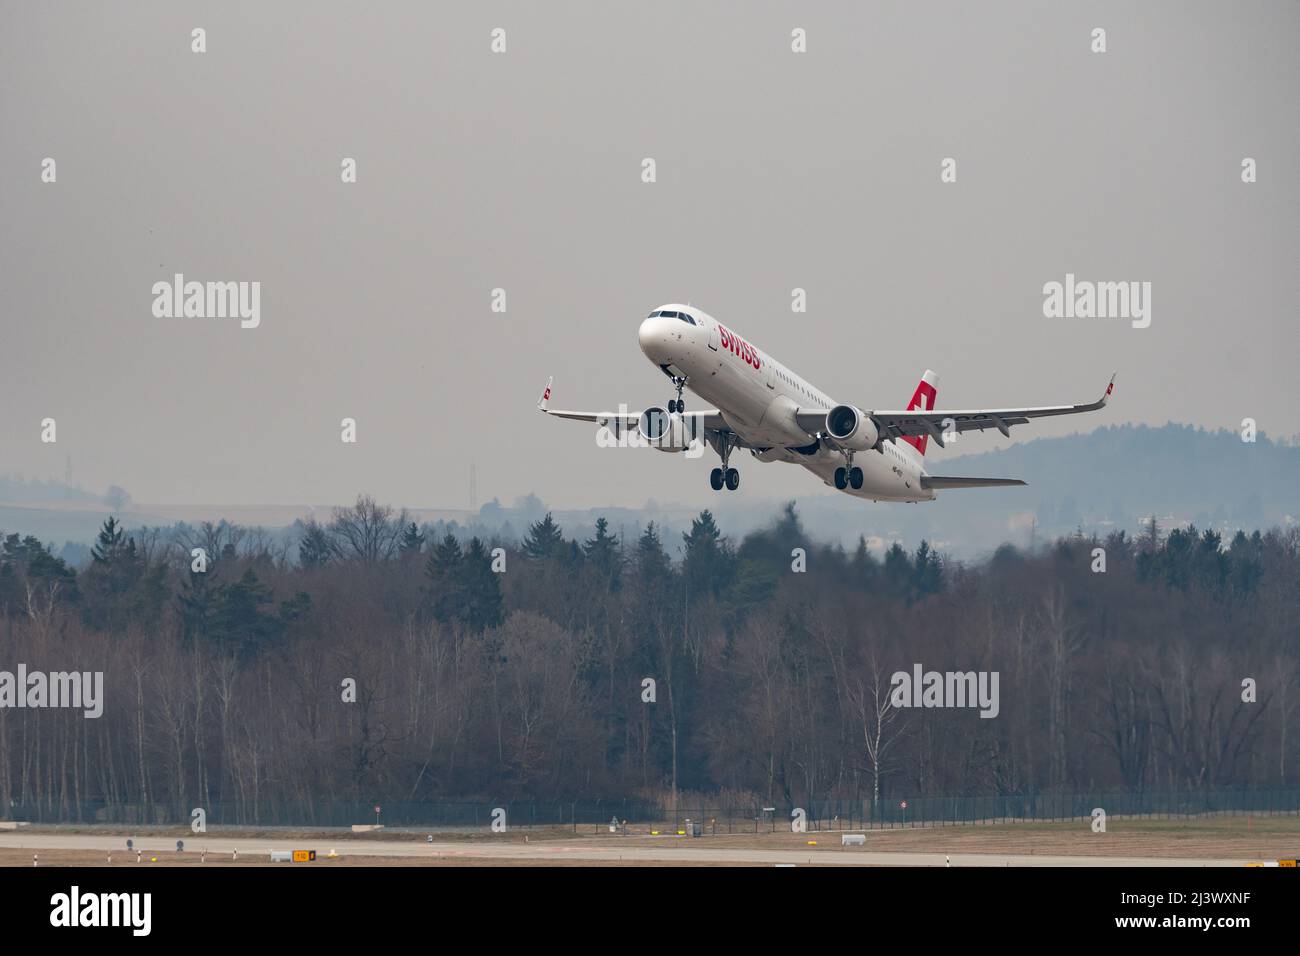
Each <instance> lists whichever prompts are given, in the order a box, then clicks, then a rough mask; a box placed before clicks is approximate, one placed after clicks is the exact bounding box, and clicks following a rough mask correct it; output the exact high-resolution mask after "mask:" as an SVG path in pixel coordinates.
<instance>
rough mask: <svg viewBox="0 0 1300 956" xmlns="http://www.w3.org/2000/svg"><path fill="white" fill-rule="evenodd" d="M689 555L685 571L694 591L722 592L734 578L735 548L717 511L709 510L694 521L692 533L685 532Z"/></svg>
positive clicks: (684, 565)
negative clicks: (730, 542) (717, 518)
mask: <svg viewBox="0 0 1300 956" xmlns="http://www.w3.org/2000/svg"><path fill="white" fill-rule="evenodd" d="M682 541H683V543H684V544H685V546H686V557H685V559H684V561H683V563H682V571H683V573H684V574H685V576H686V581H687V582H688V583H689V585H690V587H691V590H692V592H693V593H704V594H713V595H717V594H719V593H720V592H721V591H722V590H723V588H724V587H726V585H727V583H728V582H729V581H730V580H731V576H732V572H733V568H734V566H735V565H734V562H733V561H732V555H731V549H730V547H729V546H728V544H727V542H726V539H725V538H723V537H722V531H721V530H720V529H719V528H718V525H717V522H716V521H714V520H713V513H712V512H710V511H709V510H708V509H705V510H704V511H701V512H700V516H699V517H698V518H695V519H694V520H692V521H691V530H690V532H688V533H686V534H683V535H682Z"/></svg>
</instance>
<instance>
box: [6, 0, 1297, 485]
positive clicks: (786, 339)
mask: <svg viewBox="0 0 1300 956" xmlns="http://www.w3.org/2000/svg"><path fill="white" fill-rule="evenodd" d="M0 9H2V10H3V16H2V18H0V278H2V280H3V305H2V306H0V308H2V309H3V311H2V313H0V322H2V325H0V397H2V401H0V472H21V473H23V474H25V475H27V476H29V477H50V476H58V477H61V476H62V474H63V470H64V464H65V458H66V457H67V456H71V459H72V463H73V471H74V481H76V482H77V483H80V484H83V485H85V486H87V487H89V488H92V489H94V490H99V489H102V488H103V487H104V486H106V485H107V484H109V483H110V482H111V483H117V484H120V485H122V486H124V487H125V488H127V489H128V490H129V491H130V492H131V493H132V494H133V495H134V496H135V498H136V500H137V501H138V502H151V503H160V504H162V503H169V504H180V503H200V502H214V503H218V502H219V503H232V504H235V503H239V504H252V503H298V502H305V503H313V504H333V503H336V502H341V501H346V500H350V499H351V498H352V497H353V496H354V495H355V494H356V493H357V492H359V491H365V492H369V493H372V494H374V495H375V496H376V497H378V498H380V499H381V500H386V501H391V502H393V503H396V504H406V505H411V506H427V507H436V506H445V507H463V506H465V504H466V503H467V498H468V485H469V478H468V475H469V462H470V460H471V459H473V460H474V461H475V462H476V463H477V468H478V495H479V501H480V502H483V501H486V500H488V499H490V498H491V497H493V496H494V495H497V496H500V497H501V498H502V499H503V500H506V501H509V500H512V499H513V498H515V497H516V496H517V495H519V494H522V493H524V492H526V491H529V490H533V491H536V492H537V493H538V494H539V495H540V496H542V497H543V498H544V499H545V500H547V501H548V502H550V503H552V504H554V505H556V506H563V507H578V506H594V505H604V504H628V505H635V504H640V503H641V502H643V501H645V499H646V498H648V497H656V498H658V499H660V500H664V501H681V502H693V501H698V502H699V503H700V504H706V503H708V502H710V501H713V500H715V497H716V496H715V495H714V493H713V492H711V491H710V490H709V488H708V483H707V471H708V468H709V467H711V464H709V463H707V462H701V461H698V460H697V461H685V460H682V459H681V458H680V457H679V456H671V455H664V454H660V453H657V452H652V451H632V450H605V449H600V448H597V447H596V444H595V441H594V435H593V433H592V432H591V431H590V430H589V429H587V428H586V427H585V426H582V425H577V424H571V423H563V422H558V421H547V420H545V419H543V418H542V417H541V416H540V415H539V414H537V413H536V412H535V411H534V410H533V405H534V402H535V401H536V399H537V396H538V393H539V392H540V390H541V387H542V385H543V384H544V382H545V380H546V378H547V376H548V375H554V376H555V380H556V383H555V395H554V402H555V404H556V405H557V406H561V407H567V408H590V409H608V408H614V407H617V405H618V403H619V402H626V403H627V404H628V405H629V406H631V407H633V408H639V407H642V406H644V405H646V404H650V403H663V402H664V401H666V400H667V399H668V398H669V397H670V396H671V393H670V391H669V389H668V387H667V386H668V383H667V380H666V379H664V378H663V376H662V375H661V374H660V373H659V372H658V371H656V370H655V369H653V368H652V367H651V366H650V365H649V363H648V362H647V361H646V360H645V359H644V357H643V356H642V355H641V353H640V351H639V350H638V348H637V342H636V330H637V326H638V324H639V323H640V321H641V319H642V317H643V316H644V315H645V314H646V312H648V311H649V310H650V309H651V308H653V307H654V306H656V305H658V304H661V303H663V302H668V301H690V302H692V303H694V304H697V305H698V306H700V307H701V308H703V309H705V310H707V311H709V312H710V313H712V314H713V315H714V316H716V317H717V318H719V319H721V320H722V321H724V322H726V323H728V324H729V325H731V326H732V327H734V328H736V329H737V330H739V331H740V332H741V333H742V334H743V335H744V336H745V337H746V338H747V339H749V340H750V341H752V342H754V343H755V344H757V345H758V346H759V347H760V348H763V349H765V350H767V351H769V352H771V353H773V354H775V355H776V356H777V357H779V358H780V359H781V360H782V361H783V362H785V363H787V364H789V365H792V366H793V367H794V368H795V369H796V370H797V371H799V372H800V373H801V374H803V375H804V376H805V377H806V378H809V379H811V380H812V381H813V382H815V383H816V384H817V385H818V386H819V387H820V388H822V389H823V390H825V391H828V392H829V393H830V394H832V395H834V396H835V397H836V398H838V399H840V400H845V401H853V402H856V403H858V404H861V405H863V406H864V407H868V408H870V407H873V406H874V407H882V408H883V407H900V406H902V405H903V404H904V403H905V402H906V399H907V398H908V397H909V396H910V394H911V392H912V388H913V386H914V384H915V382H916V379H917V378H918V376H919V374H920V372H921V371H922V370H923V369H924V368H926V367H927V366H930V367H933V368H935V369H937V370H938V371H939V373H940V376H941V380H940V387H939V407H941V408H942V407H944V406H951V407H972V406H981V405H983V406H990V405H993V406H998V405H1017V404H1055V403H1058V402H1075V401H1085V400H1091V399H1093V398H1095V397H1096V396H1097V395H1098V394H1099V393H1100V391H1101V390H1102V388H1103V387H1104V385H1105V382H1106V378H1107V376H1108V375H1109V374H1110V372H1111V371H1113V370H1116V371H1118V372H1119V375H1120V379H1119V383H1118V386H1117V393H1116V397H1115V400H1114V401H1113V403H1112V405H1111V406H1110V407H1109V408H1108V409H1107V410H1106V411H1104V412H1102V413H1100V414H1099V415H1097V416H1095V417H1092V418H1089V419H1088V420H1087V421H1086V422H1080V421H1078V420H1075V421H1071V422H1065V421H1062V422H1046V423H1042V424H1035V425H1031V426H1028V427H1026V428H1023V429H1020V430H1018V431H1017V432H1016V436H1017V438H1018V439H1020V440H1025V439H1028V438H1030V437H1034V436H1041V435H1051V434H1061V433H1065V432H1068V431H1071V430H1073V429H1075V428H1078V427H1083V428H1085V429H1091V428H1092V427H1094V426H1096V425H1101V424H1105V423H1115V422H1123V421H1133V422H1148V423H1154V424H1159V423H1163V422H1165V421H1167V420H1174V421H1180V422H1192V423H1195V424H1198V425H1203V426H1206V427H1232V428H1236V427H1238V426H1239V423H1240V421H1241V419H1242V418H1243V417H1246V416H1252V417H1255V418H1256V419H1257V420H1258V421H1259V425H1260V427H1261V428H1262V429H1263V430H1265V431H1267V432H1273V433H1275V434H1291V433H1294V432H1296V431H1297V425H1296V420H1295V411H1296V408H1297V404H1298V403H1297V397H1298V394H1300V387H1298V386H1297V384H1296V378H1295V375H1294V373H1293V367H1294V364H1295V362H1296V355H1297V343H1298V340H1300V335H1298V333H1297V331H1296V320H1297V315H1296V303H1297V301H1300V279H1298V278H1297V276H1298V272H1297V268H1296V264H1297V262H1300V188H1298V187H1297V168H1296V155H1297V146H1298V145H1300V142H1298V140H1300V137H1298V135H1297V113H1296V95H1297V90H1300V68H1298V64H1300V56H1298V55H1297V53H1296V50H1297V38H1298V35H1300V30H1298V28H1300V5H1298V4H1296V3H1294V2H1247V3H1233V4H1227V3H1186V2H1177V3H1174V2H1165V3H1141V4H1138V3H1107V4H1087V5H1083V4H1058V3H1052V4H1044V3H1040V2H1025V3H995V4H975V3H966V2H953V3H924V4H920V3H909V2H899V3H887V4H877V3H817V4H807V5H804V4H783V3H748V2H747V3H720V2H704V3H700V2H686V3H677V2H656V3H652V4H631V3H597V2H591V3H532V2H529V3H491V4H479V3H456V4H450V3H437V4H432V3H404V4H397V3H375V4H351V3H349V4H342V3H318V2H311V3H308V2H285V3H275V4H264V3H250V4H234V3H232V4H227V3H222V4H186V3H176V2H165V3H163V2H157V3H114V4H102V5H100V4H94V5H91V4H83V3H49V4H45V3H42V4H39V5H36V4H27V3H18V2H13V0H5V2H3V4H2V5H0ZM195 27H202V28H204V29H205V30H206V31H207V52H206V53H203V54H196V53H192V52H191V49H190V46H191V35H190V31H191V30H192V29H193V28H195ZM495 27H501V28H503V29H504V30H505V31H506V42H507V52H505V53H504V54H493V53H492V52H491V50H490V41H491V37H490V33H491V31H492V29H493V28H495ZM796 27H801V28H803V29H805V30H806V31H807V53H804V54H795V53H792V52H791V49H790V44H791V30H792V29H794V28H796ZM1094 27H1103V28H1105V30H1106V43H1107V52H1105V53H1104V54H1097V53H1093V52H1092V51H1091V49H1090V47H1091V43H1092V40H1091V35H1090V34H1091V31H1092V29H1093V28H1094ZM949 156H950V157H953V158H955V159H956V161H957V173H958V177H957V182H956V183H953V184H942V183H941V182H940V180H939V171H940V162H941V160H942V159H943V158H944V157H949ZM45 157H53V158H54V159H55V160H56V163H57V182H55V183H53V184H48V183H43V182H42V181H41V163H42V160H43V159H44V158H45ZM343 157H355V158H356V160H357V163H358V181H357V182H356V183H355V184H344V183H342V182H341V181H340V162H341V160H342V159H343ZM644 157H653V158H654V159H655V160H656V162H657V166H658V182H656V183H654V184H650V185H648V184H644V183H642V182H641V177H640V173H641V161H642V159H643V158H644ZM1244 157H1253V158H1254V159H1255V160H1256V161H1257V164H1258V182H1256V183H1254V184H1249V185H1247V184H1244V183H1243V182H1242V181H1241V161H1242V159H1243V158H1244ZM176 272H182V273H184V274H185V276H186V278H187V279H194V280H199V281H208V280H220V281H258V282H260V283H261V287H262V289H261V325H260V327H258V328H256V329H241V328H240V327H239V323H238V321H237V320H212V319H183V318H155V317H154V315H153V312H152V304H153V295H152V292H151V287H152V285H153V283H154V282H155V281H158V280H160V279H166V280H169V279H170V278H171V276H172V275H173V273H176ZM1067 272H1073V273H1075V274H1076V275H1077V276H1078V277H1079V278H1080V279H1093V280H1099V281H1103V280H1109V281H1120V280H1136V281H1149V282H1151V283H1152V316H1151V317H1152V322H1151V325H1150V327H1149V328H1146V329H1134V328H1132V327H1131V325H1130V323H1129V322H1127V321H1124V320H1122V319H1074V320H1067V319H1047V318H1044V316H1043V312H1042V303H1043V295H1042V287H1043V284H1044V283H1045V282H1049V281H1052V280H1056V281H1061V280H1063V279H1064V276H1065V274H1066V273H1067ZM496 287H501V288H504V289H505V290H506V292H507V297H508V298H507V302H508V311H507V312H506V313H505V314H496V313H493V312H492V311H491V309H490V304H491V299H490V296H491V291H492V289H494V288H496ZM795 287H802V288H804V289H806V290H807V298H808V311H807V312H806V313H805V314H792V312H791V310H790V293H791V289H793V288H795ZM701 405H702V402H701V401H700V400H698V399H696V401H695V402H694V405H693V407H695V408H699V407H701ZM345 416H348V417H353V418H355V419H356V420H357V423H358V439H359V440H358V442H357V444H356V445H345V444H343V443H342V442H341V441H340V438H339V432H340V429H339V423H340V419H342V418H343V417H345ZM46 417H52V418H55V419H56V421H57V423H58V424H57V428H58V431H57V437H58V441H57V443H55V444H53V445H50V444H43V443H42V442H41V441H40V434H41V428H40V423H41V420H42V419H43V418H46ZM997 444H998V443H997V442H995V441H994V440H993V439H992V438H989V437H985V436H977V437H973V436H965V437H964V438H963V442H962V446H963V448H964V450H969V451H982V450H987V449H990V448H993V447H996V445H997ZM942 454H944V453H940V455H942ZM741 467H742V469H743V472H744V475H745V479H744V486H743V488H744V490H743V492H742V493H748V494H751V495H754V496H756V497H759V496H766V495H795V494H804V493H816V492H818V491H819V490H821V489H820V486H818V485H817V483H816V482H815V480H814V479H813V478H812V477H811V476H810V475H808V474H807V473H806V472H804V471H803V470H802V469H796V468H792V467H789V466H783V465H760V464H758V463H757V462H749V463H748V464H745V463H744V462H742V463H741Z"/></svg>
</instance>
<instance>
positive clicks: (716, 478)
mask: <svg viewBox="0 0 1300 956" xmlns="http://www.w3.org/2000/svg"><path fill="white" fill-rule="evenodd" d="M709 484H710V485H712V486H713V490H714V491H721V490H722V469H721V468H714V469H713V470H712V471H711V472H709Z"/></svg>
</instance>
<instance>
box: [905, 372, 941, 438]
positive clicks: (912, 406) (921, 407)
mask: <svg viewBox="0 0 1300 956" xmlns="http://www.w3.org/2000/svg"><path fill="white" fill-rule="evenodd" d="M938 386H939V376H938V374H937V373H936V372H935V371H934V370H933V369H928V368H927V369H926V370H925V374H924V375H922V376H921V381H919V382H917V383H916V391H915V392H913V393H912V400H911V401H910V402H908V403H907V410H908V411H909V412H915V411H921V412H929V411H933V410H934V402H935V399H936V397H937V396H938V394H939V390H938ZM903 441H905V442H907V443H908V444H909V445H911V446H912V447H913V448H915V449H916V450H917V452H918V453H919V454H920V455H921V457H922V458H924V457H925V446H926V445H927V444H929V442H930V436H929V435H904V436H903Z"/></svg>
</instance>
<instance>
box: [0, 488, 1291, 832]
mask: <svg viewBox="0 0 1300 956" xmlns="http://www.w3.org/2000/svg"><path fill="white" fill-rule="evenodd" d="M1136 530H1137V533H1136V534H1135V535H1133V536H1130V535H1128V534H1127V533H1125V532H1123V531H1117V532H1115V533H1112V534H1110V535H1109V536H1107V537H1105V538H1103V539H1098V538H1096V537H1089V536H1084V535H1083V534H1076V535H1073V536H1070V537H1065V538H1061V539H1059V540H1056V541H1052V542H1046V543H1043V544H1040V545H1039V546H1037V547H1036V548H1034V549H1033V550H1030V551H1026V550H1022V549H1017V548H1014V547H1012V546H1010V545H1004V546H1002V547H1001V548H999V549H998V550H997V551H995V552H994V553H992V554H991V555H990V556H988V557H987V558H986V559H984V560H980V561H976V562H959V561H955V560H951V559H949V558H947V557H945V556H944V555H943V554H941V553H939V552H937V551H936V550H934V549H933V548H931V546H930V545H929V544H928V543H927V542H925V541H921V542H920V543H919V545H918V546H917V547H916V548H915V549H913V550H909V549H905V548H904V547H903V546H902V545H900V544H894V545H892V546H891V547H890V548H889V549H888V550H887V551H886V552H884V554H883V555H878V554H875V553H873V552H872V551H871V550H870V549H868V547H867V546H866V543H865V537H864V538H863V539H862V540H860V542H859V545H858V547H857V548H856V549H847V550H846V549H843V548H841V547H840V546H838V545H825V544H819V543H818V542H816V541H812V540H809V538H808V535H807V534H806V533H805V532H804V530H803V528H802V526H801V524H800V520H799V516H798V513H797V511H796V508H795V506H794V505H793V504H790V505H787V506H786V508H785V509H784V510H783V511H781V512H780V513H779V514H777V515H775V516H774V518H773V520H772V522H771V523H770V525H768V526H767V527H765V528H763V529H762V530H760V531H757V532H754V533H751V534H748V535H746V536H744V537H743V538H742V539H740V540H732V539H731V538H729V537H728V536H727V535H726V533H725V530H724V529H722V528H720V527H718V524H717V523H716V521H715V520H714V517H713V516H712V515H711V514H710V513H709V512H708V511H704V512H701V513H700V515H699V516H698V517H697V518H696V519H695V520H694V521H693V522H692V525H691V529H690V531H689V532H688V533H686V534H683V535H680V539H679V540H676V541H672V540H663V539H662V538H661V537H660V534H659V532H658V531H657V529H656V527H655V526H654V525H653V524H647V525H646V526H645V527H643V528H640V529H638V530H637V532H636V533H635V534H634V535H629V536H628V537H627V539H626V540H624V539H620V538H619V537H618V536H616V535H614V534H612V533H611V532H610V529H609V526H608V524H607V523H606V522H604V521H603V520H602V521H600V522H598V523H597V525H596V528H595V531H594V533H593V534H591V535H590V536H589V537H587V536H584V537H581V538H580V539H579V538H569V537H566V536H565V534H564V532H563V531H562V529H561V528H560V527H559V526H557V524H556V523H555V522H554V521H553V519H552V518H551V516H550V515H549V514H548V515H547V516H546V517H545V518H543V519H541V520H539V521H537V522H535V523H534V524H533V525H532V526H531V527H530V528H529V529H528V531H527V534H526V535H525V536H524V537H523V539H522V540H521V541H517V542H509V541H500V540H480V539H478V538H475V537H468V536H467V535H465V534H464V533H461V534H459V535H457V534H454V533H450V532H447V531H446V529H445V528H434V527H433V526H429V525H425V526H420V525H417V524H416V523H415V522H412V521H411V520H410V519H409V517H408V515H407V514H406V513H405V512H401V511H395V510H394V509H393V508H391V507H388V506H386V505H382V504H379V503H377V502H375V501H374V500H373V499H371V498H368V497H364V496H363V497H359V498H358V499H357V501H356V503H355V504H354V505H352V506H349V507H346V508H338V509H335V510H334V512H333V514H332V517H331V518H330V519H329V520H328V521H325V522H322V523H317V522H315V521H312V522H308V523H305V524H299V525H298V526H297V527H296V528H295V529H294V533H293V534H292V535H291V536H289V537H288V538H286V537H284V536H276V535H273V534H269V533H267V532H265V531H263V530H262V529H256V528H245V527H238V526H232V525H230V524H226V523H220V524H204V525H202V526H200V527H188V526H177V527H175V528H171V529H156V528H155V529H150V528H142V529H135V530H128V529H126V528H125V527H124V526H123V525H122V524H121V523H120V522H118V521H117V520H116V519H115V518H109V519H108V520H107V521H106V522H105V524H104V526H103V528H102V530H101V532H100V535H99V539H98V541H97V542H96V545H95V547H94V549H93V551H92V556H91V560H90V561H89V563H88V564H87V566H85V567H83V568H74V567H70V566H68V565H67V564H66V563H65V562H64V561H63V560H61V559H60V558H58V557H56V556H54V555H53V554H51V552H50V550H49V549H48V548H47V547H46V546H45V545H43V544H42V543H41V542H40V541H38V540H36V539H35V538H34V537H30V536H28V537H23V536H22V535H20V534H18V533H10V534H7V535H5V536H4V537H3V541H2V543H0V670H7V671H13V670H14V668H15V667H16V666H17V665H18V664H20V663H21V664H25V665H26V667H27V669H28V670H37V669H41V670H45V671H71V670H76V671H82V672H102V673H103V675H104V677H103V681H104V692H103V696H104V700H103V714H102V716H100V717H98V718H94V719H91V718H87V717H85V716H84V715H83V713H82V712H81V711H80V710H74V709H43V710H42V709H31V708H28V709H15V708H12V707H5V708H0V818H3V817H5V816H15V817H18V818H23V816H24V814H26V815H28V816H39V817H41V818H43V819H54V818H58V819H69V820H81V819H92V818H94V817H95V815H96V814H102V812H103V811H104V810H106V809H107V810H109V811H116V812H117V813H118V815H119V816H122V815H126V816H131V817H133V818H135V819H151V820H163V819H166V820H185V819H188V817H189V812H190V808H192V807H205V808H220V812H221V814H222V816H223V817H224V818H227V819H239V820H243V821H260V820H263V819H267V818H269V817H271V816H274V817H275V818H276V819H284V818H286V817H288V818H301V819H309V818H310V817H311V813H312V808H313V807H318V806H320V805H322V804H324V803H329V802H332V801H348V802H353V803H365V804H369V803H370V802H376V803H378V802H383V801H394V802H422V801H428V802H437V801H447V800H463V801H513V800H524V799H544V800H560V799H564V800H570V799H572V800H580V799H581V800H587V799H593V798H610V799H614V798H633V799H655V800H661V801H663V802H665V803H675V802H676V801H677V800H678V799H680V798H682V795H685V794H691V795H692V796H695V797H698V796H699V795H729V796H728V799H741V800H744V799H748V800H752V801H755V802H759V801H762V802H768V801H771V802H773V803H780V804H781V805H784V806H790V805H798V804H800V803H802V802H805V801H810V800H819V799H820V800H824V799H841V798H842V799H849V800H869V801H876V800H885V799H889V798H890V796H891V794H900V793H906V794H911V795H915V796H926V795H986V794H1023V793H1052V792H1068V791H1079V790H1086V789H1092V788H1109V789H1113V790H1124V791H1132V792H1142V791H1148V790H1177V791H1201V790H1206V791H1208V790H1221V789H1234V790H1256V789H1258V790H1263V789H1274V790H1278V789H1288V788H1292V789H1294V788H1298V787H1300V770H1298V769H1297V766H1296V763H1297V754H1296V752H1295V751H1296V743H1295V741H1296V728H1294V727H1293V724H1294V720H1295V717H1296V709H1297V704H1298V703H1300V532H1298V531H1297V529H1296V528H1294V527H1292V528H1289V529H1286V530H1281V529H1273V530H1268V531H1255V532H1254V533H1246V532H1238V533H1237V534H1236V535H1235V536H1234V537H1233V538H1232V539H1231V540H1230V541H1226V542H1225V541H1223V540H1221V538H1220V537H1219V535H1217V534H1216V533H1214V532H1211V531H1200V530H1197V529H1196V528H1195V527H1190V528H1172V529H1168V530H1166V529H1162V528H1160V527H1159V526H1158V525H1157V524H1156V522H1155V521H1154V520H1152V521H1151V522H1149V523H1148V524H1147V525H1146V526H1144V527H1142V528H1139V529H1136ZM917 664H920V665H923V666H924V667H925V668H926V669H927V670H930V669H934V670H938V671H961V672H965V671H976V672H996V673H997V674H998V675H999V687H1000V696H1001V700H1000V706H999V708H998V712H997V716H996V717H995V718H994V719H983V718H981V717H980V715H979V713H978V712H977V711H976V710H973V709H969V708H966V709H963V708H931V709H916V708H913V709H902V708H897V707H894V706H892V705H891V702H890V693H889V691H890V678H891V675H892V674H893V673H895V672H898V671H909V672H910V671H911V670H912V668H913V667H914V665H917ZM101 818H102V816H101Z"/></svg>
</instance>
